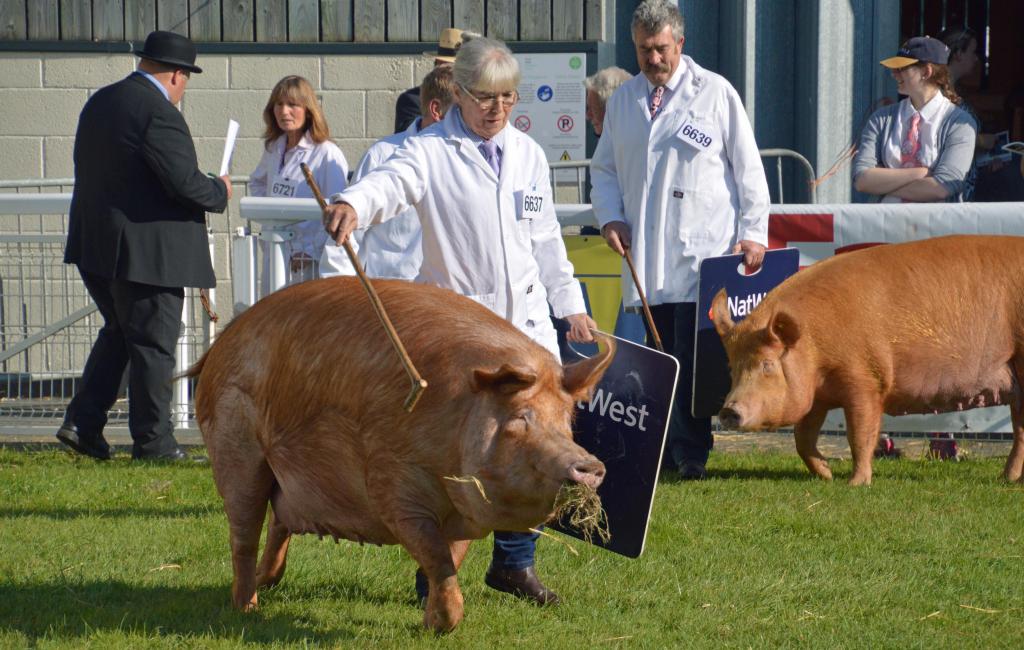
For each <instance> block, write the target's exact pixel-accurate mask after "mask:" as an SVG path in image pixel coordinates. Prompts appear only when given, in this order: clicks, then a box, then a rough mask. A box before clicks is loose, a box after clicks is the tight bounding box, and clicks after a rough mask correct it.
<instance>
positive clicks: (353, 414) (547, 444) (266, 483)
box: [190, 277, 614, 631]
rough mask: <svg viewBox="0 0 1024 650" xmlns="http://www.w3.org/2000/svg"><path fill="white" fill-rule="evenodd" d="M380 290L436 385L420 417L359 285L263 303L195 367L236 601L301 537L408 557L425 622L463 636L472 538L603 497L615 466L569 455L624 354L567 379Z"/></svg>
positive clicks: (503, 343) (505, 331) (475, 327)
mask: <svg viewBox="0 0 1024 650" xmlns="http://www.w3.org/2000/svg"><path fill="white" fill-rule="evenodd" d="M374 286H375V287H376V288H377V291H378V292H379V294H380V297H381V299H382V300H383V302H384V304H385V306H386V308H387V310H388V314H389V316H390V317H391V319H392V321H393V322H394V324H395V327H396V329H397V330H398V333H399V335H400V336H401V338H402V341H403V343H404V344H405V347H406V348H407V349H408V351H409V354H410V356H411V358H412V360H413V362H414V363H415V365H416V367H417V369H418V370H419V371H420V373H421V374H422V375H423V377H424V378H425V379H426V380H427V381H428V382H429V387H428V388H427V390H426V391H425V392H424V394H423V397H422V399H421V400H420V402H419V404H418V405H417V406H416V409H415V410H414V411H413V412H412V413H407V412H405V410H404V409H403V408H402V404H403V401H404V399H405V398H406V396H407V394H408V392H409V380H408V378H407V376H406V374H405V371H404V370H403V368H402V366H401V364H400V362H399V360H398V357H397V356H396V355H395V352H394V351H393V349H392V347H391V344H390V342H389V341H388V338H387V335H386V333H385V332H384V330H383V328H382V327H381V326H380V325H379V324H378V322H377V319H376V317H375V316H374V313H373V311H372V309H371V306H370V304H369V301H368V299H367V297H366V294H365V292H364V291H363V289H362V287H361V286H360V285H359V282H358V281H357V280H356V279H355V278H349V277H345V278H340V277H339V278H331V279H328V280H316V281H312V282H306V283H303V284H299V285H296V286H293V287H289V288H287V289H284V290H282V291H279V292H277V293H274V294H272V295H270V296H268V297H267V298H264V299H263V300H261V301H259V302H258V303H257V304H255V305H254V306H253V307H251V308H250V309H249V310H247V311H246V312H244V313H243V314H241V315H240V316H239V317H238V318H236V319H235V320H234V321H233V322H232V323H231V325H230V326H229V327H228V328H227V329H226V330H225V331H224V332H223V333H222V334H221V335H220V337H219V338H218V339H217V341H216V343H214V345H213V346H212V347H211V348H210V350H209V351H208V352H207V354H206V355H205V356H204V357H203V358H202V359H201V360H200V361H199V363H197V364H196V366H195V367H194V368H193V369H192V370H191V371H190V374H192V375H198V376H199V385H198V388H197V391H196V417H197V420H198V421H199V426H200V428H201V429H202V432H203V439H204V440H205V442H206V446H207V448H208V450H209V453H210V461H211V463H212V466H213V477H214V481H215V482H216V484H217V490H218V491H219V492H220V495H221V497H222V498H223V499H224V510H225V511H226V513H227V517H228V522H229V524H230V533H231V559H232V565H233V569H234V583H233V585H232V599H233V602H234V605H235V606H237V607H239V608H242V609H251V608H253V607H255V605H256V602H257V597H256V589H257V587H258V586H262V585H269V584H275V583H276V582H277V581H278V580H280V579H281V576H282V574H283V572H284V568H285V556H286V553H287V550H288V539H289V536H290V535H292V534H298V533H317V534H320V535H330V536H333V537H335V538H345V539H350V540H353V541H358V542H370V543H374V544H396V543H397V544H401V545H402V546H404V547H405V548H406V549H407V550H408V551H409V553H410V554H411V555H412V556H413V558H415V560H416V561H417V562H418V563H419V565H420V567H422V569H423V571H424V572H425V573H426V575H427V578H428V579H429V582H430V597H429V599H428V601H427V605H426V612H425V616H424V624H425V625H427V626H428V627H430V628H433V629H435V630H438V631H444V630H450V629H452V628H454V627H455V626H456V625H457V624H458V623H459V621H460V620H461V619H462V611H463V604H462V594H461V592H460V591H459V586H458V582H457V580H456V571H457V570H458V567H459V564H460V562H461V561H462V558H463V556H464V555H465V552H466V550H467V548H468V546H469V541H468V540H471V539H474V538H480V537H483V536H485V535H487V534H488V533H489V532H490V531H491V530H494V529H499V530H526V529H527V528H530V527H533V526H537V525H538V524H540V523H542V522H544V521H545V520H547V519H548V518H549V517H550V516H551V514H552V509H553V502H554V499H555V495H556V493H557V492H558V490H559V488H560V487H561V486H562V485H563V483H566V482H577V483H582V484H585V485H588V486H590V487H593V488H596V487H597V486H598V485H599V484H600V483H601V480H602V478H603V476H604V471H605V470H604V465H602V464H601V462H600V461H598V460H597V459H596V458H594V457H593V456H591V455H590V454H588V453H587V452H586V451H584V450H583V449H582V448H580V447H579V446H577V445H576V444H575V443H574V442H573V441H572V431H571V429H570V420H571V417H572V414H573V409H574V405H575V402H576V400H579V399H588V398H589V396H590V393H591V390H592V389H593V386H594V385H595V384H596V383H597V381H598V380H599V379H600V377H601V375H602V374H603V373H604V371H605V369H606V368H607V366H608V364H609V363H610V362H611V358H612V355H613V354H614V347H612V343H611V340H610V339H606V342H607V343H608V344H609V347H608V349H607V350H606V351H605V352H604V353H602V354H600V355H598V356H595V357H593V358H591V359H588V360H585V361H582V362H579V363H576V364H574V365H570V366H567V367H565V368H562V367H561V366H560V365H559V364H558V362H557V361H556V360H555V358H554V357H553V356H551V354H550V353H549V352H547V351H546V350H545V349H544V348H542V347H541V346H539V345H537V344H535V343H533V342H532V341H530V340H529V339H528V338H527V337H526V336H525V335H523V334H522V333H520V332H519V331H518V330H516V329H515V328H514V327H513V326H512V325H511V324H509V323H508V322H506V321H505V320H503V319H502V318H500V317H498V316H496V315H495V314H493V313H492V312H491V311H489V310H487V309H486V308H484V307H482V306H480V305H478V304H477V303H475V302H473V301H471V300H469V299H467V298H464V297H461V296H458V295H456V294H454V293H452V292H450V291H447V290H444V289H438V288H434V287H430V286H426V285H421V284H411V283H407V282H397V281H375V282H374ZM445 477H449V478H445ZM469 477H475V478H476V479H477V480H478V481H479V487H477V484H476V483H474V482H473V481H472V480H471V479H470V478H469ZM452 478H462V479H464V480H463V481H461V482H460V481H456V480H451V479H452ZM268 503H269V504H270V505H271V507H272V512H271V516H270V518H269V521H268V524H267V525H268V533H267V542H266V547H265V548H264V552H263V558H262V561H261V562H260V565H259V569H258V570H257V567H256V556H257V551H258V544H259V538H260V532H261V530H262V528H263V522H264V518H265V517H266V514H267V504H268Z"/></svg>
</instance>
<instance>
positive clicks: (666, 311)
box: [590, 0, 770, 479]
mask: <svg viewBox="0 0 1024 650" xmlns="http://www.w3.org/2000/svg"><path fill="white" fill-rule="evenodd" d="M632 32H633V43H634V45H635V47H636V54H637V62H638V64H639V66H640V69H641V71H642V74H638V75H637V76H635V77H634V78H633V79H631V80H630V81H628V82H626V83H625V84H623V85H622V86H620V87H619V89H618V90H617V91H616V92H615V94H614V95H612V97H611V99H610V100H609V101H608V103H607V106H606V109H605V118H604V125H603V130H602V134H601V139H600V141H599V142H598V145H597V150H596V152H595V153H594V157H593V160H592V162H591V167H590V173H591V179H592V185H593V186H592V189H591V201H592V202H593V205H594V213H595V215H596V216H597V220H598V222H599V223H600V224H601V233H602V234H603V235H604V238H605V240H606V241H607V242H608V245H609V246H610V247H611V248H612V249H613V250H614V251H615V252H617V253H618V254H620V255H624V249H626V248H629V249H630V250H631V252H632V256H633V261H634V263H635V265H636V267H637V273H638V275H639V277H640V281H641V283H642V285H643V288H644V291H645V292H646V294H647V297H648V300H649V302H650V303H651V305H652V307H651V311H652V313H653V316H654V322H655V327H657V329H658V332H659V334H660V335H661V338H662V342H663V344H664V345H665V348H666V351H667V352H670V353H671V354H672V355H673V356H675V357H676V358H677V359H678V360H679V366H680V376H679V386H680V387H681V388H680V390H679V394H677V395H676V398H675V406H674V410H673V413H672V419H671V424H670V426H669V436H668V448H669V452H670V454H671V460H672V461H673V462H674V463H675V464H676V466H677V468H678V469H679V472H680V476H681V478H683V479H703V478H704V477H705V476H706V471H705V464H706V463H707V459H708V454H709V452H710V451H711V447H712V445H713V442H714V439H713V437H712V435H711V420H710V419H709V418H694V417H692V416H691V415H690V403H691V393H692V376H693V343H694V329H695V327H696V311H697V309H696V301H697V271H698V267H699V264H700V261H701V260H702V259H704V258H705V257H713V256H718V255H725V254H728V253H740V252H742V253H743V254H744V261H745V262H746V264H747V265H748V266H750V267H752V268H754V269H756V268H759V267H760V265H761V262H762V260H763V258H764V249H765V246H766V245H767V243H768V208H769V203H770V199H769V196H768V183H767V181H766V180H765V175H764V167H763V166H762V164H761V158H760V155H759V154H758V149H757V143H756V142H754V134H753V130H752V129H751V127H750V122H749V121H748V119H747V115H746V113H745V112H744V110H743V104H742V103H741V102H740V98H739V95H738V94H737V93H736V90H735V89H733V87H732V86H731V85H730V84H729V82H728V81H726V80H725V79H724V78H722V77H721V76H719V75H717V74H715V73H713V72H710V71H708V70H705V69H704V68H701V67H700V66H699V65H697V64H696V63H694V61H693V59H691V58H690V57H688V56H684V55H683V54H682V51H683V41H684V37H683V17H682V15H680V13H679V9H678V8H677V7H676V5H675V3H672V2H667V1H666V0H645V1H644V2H643V3H642V4H641V5H640V6H639V7H637V9H636V11H635V12H634V13H633V22H632ZM624 271H625V265H624ZM623 295H624V297H625V301H626V305H627V306H637V305H639V304H640V299H639V295H638V293H637V291H636V289H635V288H634V286H633V283H632V281H631V279H630V275H629V274H628V273H626V272H624V273H623Z"/></svg>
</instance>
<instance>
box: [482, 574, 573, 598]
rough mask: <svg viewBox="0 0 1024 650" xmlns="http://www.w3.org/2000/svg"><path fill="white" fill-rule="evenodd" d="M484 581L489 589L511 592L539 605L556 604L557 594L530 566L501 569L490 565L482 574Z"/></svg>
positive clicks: (517, 596)
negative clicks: (485, 573)
mask: <svg viewBox="0 0 1024 650" xmlns="http://www.w3.org/2000/svg"><path fill="white" fill-rule="evenodd" d="M484 583H485V584H486V585H487V586H488V587H490V588H491V589H497V590H498V591H503V592H505V593H506V594H512V595H513V596H515V597H516V598H522V599H523V600H530V601H533V602H534V603H536V604H538V605H540V606H542V607H543V606H546V605H557V604H558V602H559V599H558V594H556V593H555V592H553V591H551V590H550V589H548V588H547V587H545V586H544V584H543V583H542V582H541V581H540V578H538V577H537V572H536V571H534V570H533V567H532V566H528V567H526V568H525V569H518V570H515V569H502V568H500V567H495V566H493V565H492V566H491V567H490V568H489V569H487V575H485V576H484Z"/></svg>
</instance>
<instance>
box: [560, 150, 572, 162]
mask: <svg viewBox="0 0 1024 650" xmlns="http://www.w3.org/2000/svg"><path fill="white" fill-rule="evenodd" d="M559 160H572V158H570V157H569V151H568V150H566V151H563V152H562V157H561V158H559Z"/></svg>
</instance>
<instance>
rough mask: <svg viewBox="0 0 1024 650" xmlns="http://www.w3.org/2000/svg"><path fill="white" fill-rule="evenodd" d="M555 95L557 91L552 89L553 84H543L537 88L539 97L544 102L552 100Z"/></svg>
mask: <svg viewBox="0 0 1024 650" xmlns="http://www.w3.org/2000/svg"><path fill="white" fill-rule="evenodd" d="M554 96H555V91H553V90H551V86H541V87H540V88H538V89H537V99H539V100H540V101H542V102H548V101H551V98H552V97H554Z"/></svg>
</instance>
